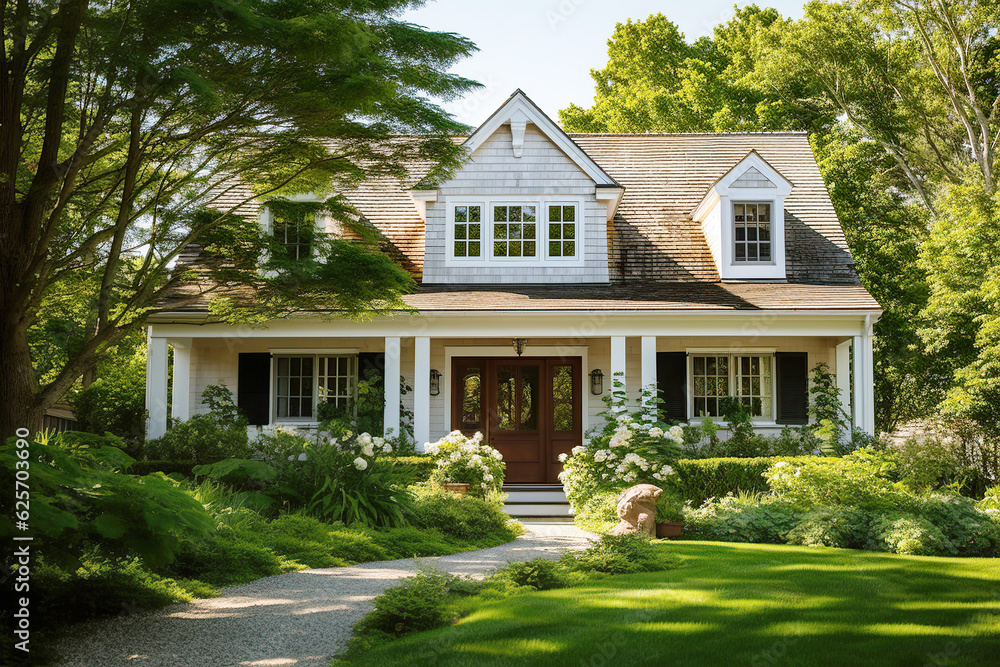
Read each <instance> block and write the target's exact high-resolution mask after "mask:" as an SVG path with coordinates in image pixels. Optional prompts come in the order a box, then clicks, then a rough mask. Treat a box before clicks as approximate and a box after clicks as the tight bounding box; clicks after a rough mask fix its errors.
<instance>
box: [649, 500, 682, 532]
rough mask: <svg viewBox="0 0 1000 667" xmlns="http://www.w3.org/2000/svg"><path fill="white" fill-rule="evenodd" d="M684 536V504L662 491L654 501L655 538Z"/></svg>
mask: <svg viewBox="0 0 1000 667" xmlns="http://www.w3.org/2000/svg"><path fill="white" fill-rule="evenodd" d="M683 534H684V503H683V501H682V500H681V499H680V498H677V497H676V496H675V495H673V494H671V493H670V492H669V490H667V491H664V493H662V494H661V495H660V497H659V498H658V499H657V501H656V536H657V537H658V538H661V539H662V538H664V537H670V538H675V537H680V536H681V535H683Z"/></svg>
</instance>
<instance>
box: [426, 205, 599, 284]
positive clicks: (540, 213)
mask: <svg viewBox="0 0 1000 667" xmlns="http://www.w3.org/2000/svg"><path fill="white" fill-rule="evenodd" d="M447 206H448V209H447V210H448V218H449V219H448V231H449V233H448V239H447V246H446V247H447V248H448V249H449V253H448V255H447V262H448V263H449V264H450V265H452V266H483V265H484V264H485V265H486V266H494V267H499V266H501V265H502V266H506V267H509V266H512V265H515V266H538V267H543V266H545V265H547V264H551V265H553V266H554V265H556V264H558V265H560V266H566V265H570V266H574V265H579V264H580V262H581V261H582V258H583V241H584V239H583V237H584V233H583V217H584V216H583V202H582V201H580V200H573V199H569V200H565V199H555V198H552V199H546V198H544V197H540V198H538V199H533V200H530V201H524V200H521V201H505V200H502V199H497V200H496V201H488V200H487V201H483V200H480V201H479V202H475V201H469V200H468V199H457V198H456V199H454V200H451V201H449V202H448V204H447ZM484 218H485V219H484Z"/></svg>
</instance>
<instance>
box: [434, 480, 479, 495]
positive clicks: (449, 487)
mask: <svg viewBox="0 0 1000 667" xmlns="http://www.w3.org/2000/svg"><path fill="white" fill-rule="evenodd" d="M441 486H442V488H444V490H445V491H451V492H452V493H457V494H458V495H460V496H464V495H465V494H467V493H468V492H469V491H470V490H471V489H472V485H471V484H462V483H458V482H446V483H444V484H442V485H441Z"/></svg>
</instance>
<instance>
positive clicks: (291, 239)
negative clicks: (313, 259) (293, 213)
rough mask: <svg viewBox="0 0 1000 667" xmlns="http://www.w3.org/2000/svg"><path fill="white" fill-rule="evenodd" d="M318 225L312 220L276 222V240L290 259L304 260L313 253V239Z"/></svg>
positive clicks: (277, 220) (278, 220) (279, 220)
mask: <svg viewBox="0 0 1000 667" xmlns="http://www.w3.org/2000/svg"><path fill="white" fill-rule="evenodd" d="M315 227H316V223H315V222H313V221H312V220H309V221H308V222H307V221H304V220H303V221H298V222H295V221H290V220H281V219H275V220H274V238H275V240H276V241H277V242H278V243H279V244H280V245H281V246H282V247H284V249H285V253H286V255H287V257H288V258H289V259H302V258H303V257H309V255H310V254H311V253H312V238H313V235H314V234H315Z"/></svg>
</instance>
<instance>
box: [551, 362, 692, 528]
mask: <svg viewBox="0 0 1000 667" xmlns="http://www.w3.org/2000/svg"><path fill="white" fill-rule="evenodd" d="M614 386H615V388H614V390H613V391H612V392H611V393H610V394H609V395H608V396H606V397H605V398H604V402H605V404H606V405H607V406H608V407H607V410H605V411H604V413H603V415H604V421H605V423H604V426H603V427H602V429H601V430H600V431H594V432H591V433H590V434H589V436H590V440H589V443H588V444H587V445H585V446H577V447H574V448H573V450H572V452H571V453H570V455H569V456H567V455H565V454H562V455H560V456H559V460H560V461H562V463H563V471H562V472H561V473H559V479H560V481H562V483H563V489H564V490H565V492H566V497H567V499H568V500H569V502H570V504H571V505H573V510H574V512H577V511H580V510H582V509H583V507H584V506H585V505H586V504H587V502H588V500H589V499H590V498H591V497H592V496H594V495H595V494H597V493H600V492H602V491H603V492H607V491H620V490H623V489H625V488H627V487H629V486H632V485H633V484H642V483H647V484H655V485H657V486H661V487H662V486H663V483H664V482H665V481H666V480H667V479H668V478H669V477H670V476H671V475H673V474H674V469H673V467H672V465H671V464H672V463H675V462H676V461H677V458H678V456H679V455H680V453H681V443H682V442H683V440H684V431H683V430H682V429H681V427H680V426H668V425H667V424H664V423H662V422H660V421H659V418H658V415H657V403H659V399H658V398H656V391H655V388H653V387H645V388H644V389H643V390H642V396H641V398H640V400H639V405H638V408H637V409H636V410H634V411H632V410H631V409H630V407H629V400H628V397H627V396H626V394H625V391H624V388H623V386H622V383H621V380H619V379H617V378H616V379H615V381H614Z"/></svg>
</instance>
